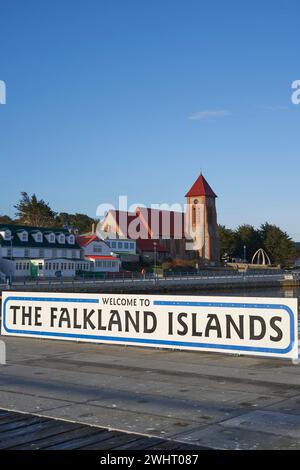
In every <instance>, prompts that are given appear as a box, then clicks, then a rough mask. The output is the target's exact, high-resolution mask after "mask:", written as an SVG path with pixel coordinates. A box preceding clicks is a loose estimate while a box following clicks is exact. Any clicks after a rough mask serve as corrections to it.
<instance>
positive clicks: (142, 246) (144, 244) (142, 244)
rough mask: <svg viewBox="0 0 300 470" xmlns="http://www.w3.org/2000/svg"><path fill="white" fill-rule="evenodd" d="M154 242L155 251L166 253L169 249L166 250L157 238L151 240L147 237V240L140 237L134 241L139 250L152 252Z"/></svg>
mask: <svg viewBox="0 0 300 470" xmlns="http://www.w3.org/2000/svg"><path fill="white" fill-rule="evenodd" d="M154 243H156V251H157V253H168V251H169V250H167V249H166V248H165V247H164V246H162V245H160V244H159V243H158V241H157V240H152V239H151V238H149V239H147V240H142V239H141V238H139V239H138V240H137V241H136V246H137V247H138V249H139V250H141V251H150V252H154V251H155V250H154Z"/></svg>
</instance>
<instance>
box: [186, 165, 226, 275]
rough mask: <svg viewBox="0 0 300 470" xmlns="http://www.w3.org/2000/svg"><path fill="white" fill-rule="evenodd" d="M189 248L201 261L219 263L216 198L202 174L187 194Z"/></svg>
mask: <svg viewBox="0 0 300 470" xmlns="http://www.w3.org/2000/svg"><path fill="white" fill-rule="evenodd" d="M185 197H186V198H187V206H186V222H185V223H186V236H187V237H188V238H190V240H191V241H190V242H187V250H191V251H192V252H194V254H195V257H196V258H197V259H199V261H200V263H201V264H202V263H203V264H206V265H210V266H213V265H217V264H218V263H219V237H218V224H217V211H216V198H217V195H216V194H215V193H214V191H213V190H212V188H211V187H210V185H209V184H208V182H207V181H206V179H205V178H204V176H203V175H202V174H201V175H200V176H199V178H198V179H197V180H196V181H195V183H194V184H193V186H192V187H191V189H190V190H189V191H188V193H187V194H186V196H185Z"/></svg>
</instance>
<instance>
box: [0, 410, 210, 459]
mask: <svg viewBox="0 0 300 470" xmlns="http://www.w3.org/2000/svg"><path fill="white" fill-rule="evenodd" d="M5 449H6V450H79V449H80V450H145V449H147V450H153V451H154V450H176V451H179V450H203V449H205V448H204V447H199V446H197V445H192V444H183V443H180V442H176V441H173V440H168V439H161V438H158V437H151V436H145V435H142V434H131V433H126V432H121V431H114V430H109V429H107V428H101V427H96V426H89V425H86V424H81V423H75V422H70V421H64V420H60V419H53V418H46V417H43V416H37V415H33V414H27V413H18V412H14V411H8V410H0V450H5Z"/></svg>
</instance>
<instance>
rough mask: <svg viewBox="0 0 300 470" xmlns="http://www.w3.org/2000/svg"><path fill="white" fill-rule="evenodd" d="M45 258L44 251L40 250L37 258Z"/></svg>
mask: <svg viewBox="0 0 300 470" xmlns="http://www.w3.org/2000/svg"><path fill="white" fill-rule="evenodd" d="M44 256H45V250H43V249H42V248H41V249H40V250H39V257H40V258H44Z"/></svg>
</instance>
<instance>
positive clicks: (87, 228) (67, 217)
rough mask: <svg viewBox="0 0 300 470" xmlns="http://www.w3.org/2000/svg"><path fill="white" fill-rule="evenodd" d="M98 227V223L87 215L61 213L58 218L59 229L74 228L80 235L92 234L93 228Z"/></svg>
mask: <svg viewBox="0 0 300 470" xmlns="http://www.w3.org/2000/svg"><path fill="white" fill-rule="evenodd" d="M93 224H95V227H96V225H97V221H96V220H95V219H92V218H91V217H89V216H88V215H86V214H68V213H67V212H60V213H59V214H58V215H57V217H56V225H57V226H58V227H74V228H76V229H77V230H78V232H79V233H85V232H91V231H92V226H93Z"/></svg>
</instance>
